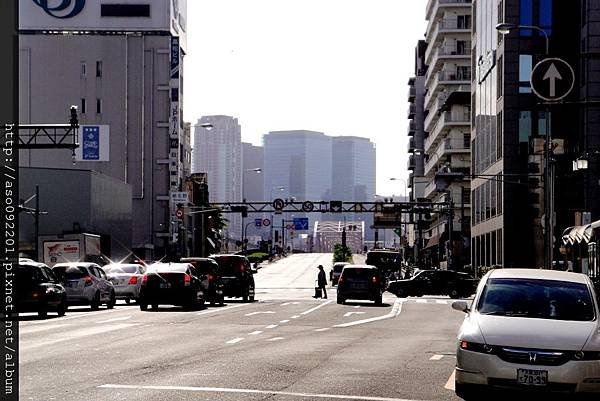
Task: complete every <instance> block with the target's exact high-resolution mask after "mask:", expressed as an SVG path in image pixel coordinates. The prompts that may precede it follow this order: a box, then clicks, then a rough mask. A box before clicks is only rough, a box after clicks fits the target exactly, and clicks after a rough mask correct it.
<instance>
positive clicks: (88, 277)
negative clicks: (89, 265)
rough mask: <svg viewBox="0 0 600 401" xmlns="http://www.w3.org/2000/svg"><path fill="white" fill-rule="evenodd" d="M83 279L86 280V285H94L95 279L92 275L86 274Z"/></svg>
mask: <svg viewBox="0 0 600 401" xmlns="http://www.w3.org/2000/svg"><path fill="white" fill-rule="evenodd" d="M83 279H84V280H85V286H86V287H89V286H90V285H92V283H93V280H92V278H91V277H90V276H85V277H84V278H83Z"/></svg>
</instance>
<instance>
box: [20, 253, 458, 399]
mask: <svg viewBox="0 0 600 401" xmlns="http://www.w3.org/2000/svg"><path fill="white" fill-rule="evenodd" d="M331 259H332V256H331V254H297V255H292V256H290V257H288V258H285V259H283V260H280V261H278V262H275V263H273V264H270V265H266V266H265V267H263V268H262V269H260V270H259V272H258V274H257V275H256V276H255V278H256V285H257V301H256V302H254V303H252V304H245V303H242V302H241V301H239V300H228V301H227V302H226V304H225V305H224V306H223V307H211V306H209V307H207V308H204V309H202V310H198V311H193V312H186V311H183V310H182V309H180V308H175V307H166V306H163V307H161V308H160V309H159V311H158V312H151V311H148V312H141V311H140V310H139V307H138V306H137V305H125V304H121V303H119V304H118V305H117V307H116V308H115V309H114V310H106V309H105V308H101V310H100V311H97V312H91V311H90V310H89V308H85V307H82V308H75V307H74V308H71V309H70V310H69V311H68V312H67V315H66V316H65V317H62V318H57V317H56V315H53V314H51V315H50V316H49V318H48V319H46V320H38V319H37V317H35V316H34V315H33V314H31V315H29V314H26V315H25V316H23V317H22V321H21V326H20V347H21V371H20V372H21V399H23V400H44V401H47V400H82V399H87V400H111V401H112V400H167V399H168V400H192V399H193V400H223V401H226V400H242V399H243V400H266V399H269V400H278V401H292V400H294V401H295V400H328V399H331V400H333V399H341V400H380V401H387V400H390V401H391V400H457V399H458V398H457V397H456V396H455V395H454V393H453V391H452V385H453V382H452V380H451V377H452V373H453V369H454V365H455V357H454V351H455V334H456V331H457V329H458V327H459V325H460V323H461V321H462V319H463V316H464V315H462V314H461V313H459V312H457V311H454V310H452V309H451V307H450V299H448V298H445V297H424V298H416V299H414V298H408V299H398V298H396V297H395V296H393V295H391V294H388V293H386V294H385V296H384V305H383V306H381V307H376V306H374V304H373V303H371V302H364V303H363V302H356V303H353V302H350V303H348V304H346V305H338V304H337V303H336V301H335V288H328V295H329V299H327V300H325V299H314V298H312V295H314V280H315V278H316V275H317V271H318V270H317V269H316V266H317V265H318V264H323V265H324V266H325V271H326V272H327V273H329V270H330V267H331ZM451 384H452V385H451Z"/></svg>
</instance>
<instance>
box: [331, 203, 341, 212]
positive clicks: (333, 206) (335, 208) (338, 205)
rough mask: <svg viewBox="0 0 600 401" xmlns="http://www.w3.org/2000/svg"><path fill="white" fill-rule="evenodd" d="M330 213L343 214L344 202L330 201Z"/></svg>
mask: <svg viewBox="0 0 600 401" xmlns="http://www.w3.org/2000/svg"><path fill="white" fill-rule="evenodd" d="M329 212H330V213H341V212H342V201H329Z"/></svg>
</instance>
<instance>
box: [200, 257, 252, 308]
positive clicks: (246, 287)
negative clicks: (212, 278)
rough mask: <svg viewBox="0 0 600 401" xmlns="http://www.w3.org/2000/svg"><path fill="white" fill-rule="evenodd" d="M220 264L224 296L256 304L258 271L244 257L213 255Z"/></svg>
mask: <svg viewBox="0 0 600 401" xmlns="http://www.w3.org/2000/svg"><path fill="white" fill-rule="evenodd" d="M210 258H211V259H214V260H215V261H216V262H217V263H218V264H219V272H220V273H221V279H222V280H223V295H224V296H226V297H235V298H242V299H243V300H244V302H248V301H249V302H254V277H253V275H254V274H256V270H254V269H252V268H251V267H250V262H249V261H248V259H247V258H246V257H245V256H242V255H211V256H210Z"/></svg>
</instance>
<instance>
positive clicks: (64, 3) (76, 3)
mask: <svg viewBox="0 0 600 401" xmlns="http://www.w3.org/2000/svg"><path fill="white" fill-rule="evenodd" d="M51 1H52V0H51ZM33 2H34V3H35V4H37V5H38V6H40V7H41V8H42V10H44V11H45V12H46V14H48V15H50V16H52V17H54V18H71V17H74V16H76V15H77V14H79V13H80V12H81V10H83V6H84V5H85V0H60V1H53V3H54V4H55V5H52V6H51V5H49V4H48V0H33ZM57 3H58V4H57ZM71 5H73V6H72V8H71V11H65V10H68V9H69V7H71ZM63 12H66V14H63ZM61 14H62V15H61Z"/></svg>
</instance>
